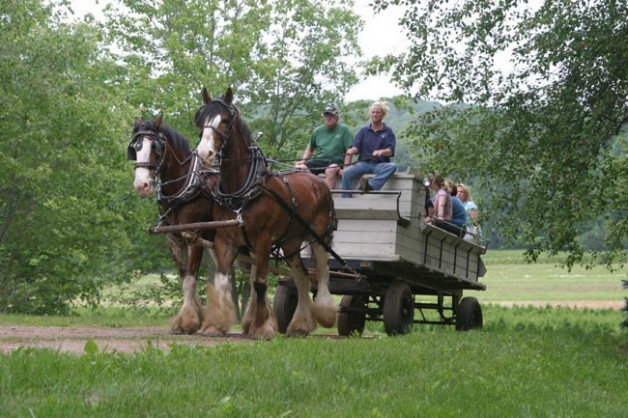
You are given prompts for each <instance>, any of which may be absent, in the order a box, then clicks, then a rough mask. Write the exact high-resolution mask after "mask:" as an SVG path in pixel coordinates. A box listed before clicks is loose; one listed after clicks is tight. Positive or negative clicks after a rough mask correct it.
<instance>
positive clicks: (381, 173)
mask: <svg viewBox="0 0 628 418" xmlns="http://www.w3.org/2000/svg"><path fill="white" fill-rule="evenodd" d="M388 111H389V109H388V105H387V104H386V103H385V102H375V103H373V104H372V105H371V107H370V119H371V123H370V124H369V125H367V126H364V127H362V128H361V129H360V130H359V131H358V133H357V135H356V136H355V139H354V140H353V146H352V147H351V148H349V149H348V150H347V152H346V154H345V161H344V167H345V168H344V169H343V170H341V171H340V172H341V175H342V188H343V190H354V184H355V183H356V181H357V180H358V179H359V178H361V177H362V176H363V175H364V174H375V176H374V177H373V178H371V179H370V180H367V179H366V178H362V179H361V180H360V185H359V189H360V190H362V191H364V192H368V191H371V190H380V189H381V188H382V186H384V183H386V181H387V180H388V179H389V178H390V177H391V176H392V175H393V174H394V173H395V171H397V166H396V165H395V163H393V162H391V161H390V158H391V157H392V156H394V155H395V146H396V144H397V140H396V138H395V133H394V132H393V130H392V129H391V128H390V127H389V126H387V125H386V124H385V123H384V118H385V117H386V115H387V114H388ZM355 154H358V155H359V158H358V162H357V163H355V164H351V160H352V158H353V155H355ZM342 197H351V193H343V194H342Z"/></svg>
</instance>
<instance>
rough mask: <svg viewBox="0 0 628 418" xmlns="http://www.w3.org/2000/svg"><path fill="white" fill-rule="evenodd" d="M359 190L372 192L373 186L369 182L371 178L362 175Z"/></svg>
mask: <svg viewBox="0 0 628 418" xmlns="http://www.w3.org/2000/svg"><path fill="white" fill-rule="evenodd" d="M358 190H362V192H370V191H371V190H373V188H372V187H371V183H369V180H368V179H367V178H366V177H362V178H361V179H360V184H359V185H358Z"/></svg>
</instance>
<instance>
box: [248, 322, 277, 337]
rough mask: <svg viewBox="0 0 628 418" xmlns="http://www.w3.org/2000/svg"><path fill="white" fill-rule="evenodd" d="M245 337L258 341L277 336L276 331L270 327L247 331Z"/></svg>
mask: <svg viewBox="0 0 628 418" xmlns="http://www.w3.org/2000/svg"><path fill="white" fill-rule="evenodd" d="M246 334H247V335H249V336H251V337H253V338H257V339H259V340H271V339H273V338H274V337H275V335H276V334H277V330H276V329H275V328H273V327H272V326H270V325H267V326H262V327H259V328H254V329H249V330H248V332H247V333H246Z"/></svg>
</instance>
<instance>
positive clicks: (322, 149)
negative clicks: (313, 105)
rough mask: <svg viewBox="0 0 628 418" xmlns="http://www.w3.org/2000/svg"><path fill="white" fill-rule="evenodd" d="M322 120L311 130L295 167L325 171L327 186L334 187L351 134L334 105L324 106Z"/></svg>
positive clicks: (319, 171)
mask: <svg viewBox="0 0 628 418" xmlns="http://www.w3.org/2000/svg"><path fill="white" fill-rule="evenodd" d="M323 120H324V121H325V123H324V124H323V125H320V126H319V127H317V128H316V129H314V131H313V132H312V136H311V137H310V143H309V145H308V146H307V148H306V149H305V152H304V153H303V159H302V160H301V161H299V162H297V163H296V165H295V167H297V168H300V169H303V170H310V171H311V172H312V173H314V174H320V173H325V183H326V184H327V187H329V188H330V189H335V188H336V182H337V181H338V177H339V176H340V167H341V166H342V163H343V160H344V156H345V152H346V151H347V149H349V147H351V143H352V142H353V135H352V134H351V131H350V130H349V127H347V125H345V124H344V123H340V122H339V121H340V112H339V111H338V108H337V107H336V106H335V105H333V104H330V105H327V106H326V107H325V109H324V110H323Z"/></svg>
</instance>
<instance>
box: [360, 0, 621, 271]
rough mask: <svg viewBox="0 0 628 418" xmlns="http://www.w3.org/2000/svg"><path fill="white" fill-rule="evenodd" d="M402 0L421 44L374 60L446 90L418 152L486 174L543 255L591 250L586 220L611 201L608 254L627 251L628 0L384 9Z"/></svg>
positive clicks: (432, 89)
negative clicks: (585, 243)
mask: <svg viewBox="0 0 628 418" xmlns="http://www.w3.org/2000/svg"><path fill="white" fill-rule="evenodd" d="M390 5H401V6H404V7H405V8H406V12H405V15H404V17H403V18H402V20H401V22H400V23H401V25H402V26H403V27H404V28H405V32H406V35H407V36H408V38H409V39H410V40H411V44H412V46H411V47H410V49H409V50H408V51H407V52H406V53H404V54H401V55H398V56H388V57H385V58H384V59H380V60H376V61H375V62H373V63H372V65H371V71H377V70H382V69H388V70H390V71H392V74H393V79H394V80H395V81H396V82H397V83H398V84H399V85H400V86H402V87H404V88H406V89H407V90H408V91H412V92H414V93H415V94H416V95H417V96H418V97H432V98H435V99H438V100H441V101H444V102H446V103H448V105H446V106H443V107H441V108H440V109H438V110H436V111H434V112H429V113H427V114H425V115H423V116H422V117H420V118H419V119H418V120H417V123H416V124H415V125H414V128H413V134H414V135H416V137H417V138H418V139H417V144H416V146H417V148H420V152H422V153H425V154H427V155H429V156H430V160H431V163H432V165H433V166H434V167H438V168H440V169H441V171H445V172H449V173H452V174H453V175H457V176H458V177H459V178H461V179H468V178H477V179H485V181H483V182H481V183H479V184H476V185H475V186H476V188H477V187H481V188H482V189H483V191H484V192H485V194H487V195H488V196H489V198H488V199H487V200H486V201H485V202H483V204H484V209H485V212H487V213H488V212H490V211H491V210H493V211H494V212H498V211H499V212H501V213H503V214H504V216H503V217H502V218H501V219H499V220H498V221H499V222H498V224H497V227H499V228H500V230H501V233H502V234H504V235H506V236H508V237H510V238H511V239H513V240H518V241H520V242H523V243H525V244H526V246H527V248H528V254H529V255H530V256H531V257H532V258H533V259H535V258H536V256H537V255H538V254H539V252H541V251H549V252H551V253H556V252H559V251H567V252H568V256H567V258H566V260H565V263H566V264H567V265H568V266H571V265H573V263H576V262H579V261H581V259H582V255H583V249H582V246H581V244H580V243H579V242H578V239H577V236H578V232H579V229H580V225H581V224H582V223H583V222H586V221H588V220H591V219H595V218H596V217H597V216H599V215H603V216H604V218H605V222H606V239H605V244H606V247H607V249H608V250H609V251H608V252H604V253H603V254H598V259H597V261H598V262H600V263H607V264H609V265H610V263H612V262H613V261H617V260H622V261H623V260H625V257H626V248H627V246H628V244H627V243H628V216H627V215H628V212H627V208H628V198H627V197H626V193H625V192H624V190H626V185H627V184H626V183H627V180H626V172H628V171H627V170H626V168H627V165H628V161H627V157H626V155H627V154H626V148H627V147H628V145H627V141H628V140H627V136H626V135H627V134H626V122H627V121H628V101H627V98H628V20H626V16H627V15H628V3H626V2H625V1H616V0H594V1H567V0H560V1H555V0H547V1H544V2H542V3H541V4H540V5H539V7H538V8H536V9H535V8H533V7H531V6H529V5H528V2H527V1H517V0H511V1H495V0H469V1H465V2H457V1H443V0H438V1H436V0H427V1H421V2H414V1H409V0H390V1H377V2H375V9H376V10H379V11H382V10H385V9H386V8H387V7H389V6H390ZM509 56H510V57H511V58H510V60H509V61H508V57H509ZM508 63H510V64H511V66H512V68H509V69H506V70H504V69H503V66H504V64H508ZM465 103H466V104H465ZM495 224H496V223H494V225H495Z"/></svg>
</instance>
